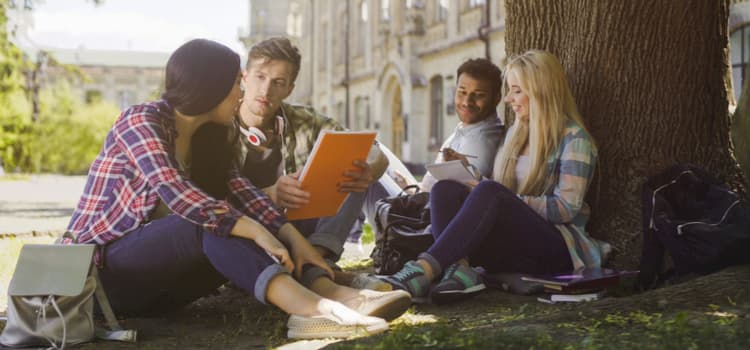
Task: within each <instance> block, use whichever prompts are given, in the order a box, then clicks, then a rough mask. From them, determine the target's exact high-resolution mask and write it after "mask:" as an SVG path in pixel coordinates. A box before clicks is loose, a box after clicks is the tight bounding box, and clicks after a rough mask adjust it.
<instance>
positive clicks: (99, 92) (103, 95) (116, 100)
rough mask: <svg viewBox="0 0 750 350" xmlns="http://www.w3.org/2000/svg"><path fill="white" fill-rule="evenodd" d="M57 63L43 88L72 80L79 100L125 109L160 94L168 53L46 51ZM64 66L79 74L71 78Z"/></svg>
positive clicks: (47, 76) (46, 73)
mask: <svg viewBox="0 0 750 350" xmlns="http://www.w3.org/2000/svg"><path fill="white" fill-rule="evenodd" d="M49 53H50V55H51V57H52V58H53V59H54V60H56V61H57V62H58V63H60V64H62V65H60V64H56V65H48V68H47V69H46V70H45V73H44V77H43V78H42V79H43V81H42V82H41V84H42V85H43V86H50V85H51V84H54V82H55V81H56V80H58V79H71V78H72V79H73V80H74V81H73V84H72V85H73V86H74V87H75V89H74V92H75V93H77V94H78V95H79V97H80V98H81V100H84V101H86V102H92V101H94V100H96V99H101V100H102V101H106V102H109V103H112V104H114V105H116V106H118V107H120V109H125V108H128V107H130V106H131V105H134V104H136V103H140V102H143V101H149V100H153V99H156V98H158V96H159V94H160V92H161V91H162V90H163V82H164V67H166V65H167V60H168V59H169V54H168V53H160V52H136V51H105V50H87V49H83V48H81V49H75V50H73V49H50V51H49ZM64 65H67V66H74V67H76V69H77V70H78V71H79V72H81V73H83V74H81V75H71V74H70V73H69V72H68V69H66V68H65V66H64Z"/></svg>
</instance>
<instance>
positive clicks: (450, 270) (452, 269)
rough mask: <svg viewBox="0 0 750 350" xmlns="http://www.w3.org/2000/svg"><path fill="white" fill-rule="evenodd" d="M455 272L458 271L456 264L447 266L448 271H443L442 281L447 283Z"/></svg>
mask: <svg viewBox="0 0 750 350" xmlns="http://www.w3.org/2000/svg"><path fill="white" fill-rule="evenodd" d="M456 270H458V265H457V264H453V265H451V266H449V267H448V270H447V271H445V274H444V275H443V280H444V281H447V280H449V279H452V278H453V275H454V274H455V273H456Z"/></svg>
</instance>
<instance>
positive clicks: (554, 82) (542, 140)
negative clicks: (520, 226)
mask: <svg viewBox="0 0 750 350" xmlns="http://www.w3.org/2000/svg"><path fill="white" fill-rule="evenodd" d="M511 73H512V74H515V76H516V78H517V79H518V81H519V83H520V88H521V91H522V92H523V93H525V94H526V95H527V96H528V97H529V121H528V123H524V122H521V121H519V120H518V119H516V121H515V122H514V124H513V126H511V128H510V129H509V130H508V135H507V136H506V140H505V144H504V145H503V146H502V147H501V148H500V151H498V153H497V156H496V158H495V168H494V171H493V174H494V178H495V181H497V182H500V183H501V184H503V185H505V186H506V187H508V188H509V189H511V190H514V191H516V193H519V194H522V195H533V196H538V195H541V194H542V193H543V192H544V191H545V189H546V187H547V185H548V184H547V182H548V181H549V179H550V175H551V174H548V173H547V170H548V169H547V160H548V159H549V157H550V155H551V154H552V153H553V152H557V148H558V147H559V145H560V142H561V141H562V138H563V135H564V133H565V123H566V121H568V120H573V121H574V122H576V123H577V124H578V125H580V126H581V127H582V128H585V126H584V124H583V120H582V118H581V115H580V113H578V108H577V107H576V103H575V100H573V94H571V92H570V87H569V86H568V82H567V80H566V79H565V71H564V70H563V67H562V65H561V64H560V61H559V60H558V59H557V58H556V57H555V56H554V55H552V54H550V53H549V52H546V51H541V50H530V51H526V52H525V53H523V54H522V55H519V56H515V57H512V58H510V59H509V60H508V64H507V65H506V66H505V69H504V74H503V76H505V77H506V80H505V83H504V86H503V88H504V90H505V91H506V92H507V91H508V81H507V77H508V74H511ZM527 143H528V147H529V176H528V177H527V178H526V179H524V180H523V181H522V182H521V183H517V182H518V181H517V179H516V173H515V169H516V163H517V160H518V156H519V155H520V154H521V151H523V149H524V147H525V146H526V144H527Z"/></svg>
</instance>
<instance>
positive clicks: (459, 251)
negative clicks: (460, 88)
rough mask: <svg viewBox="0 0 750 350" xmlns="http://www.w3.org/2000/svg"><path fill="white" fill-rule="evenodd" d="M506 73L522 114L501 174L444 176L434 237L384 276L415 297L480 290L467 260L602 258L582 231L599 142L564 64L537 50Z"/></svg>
mask: <svg viewBox="0 0 750 350" xmlns="http://www.w3.org/2000/svg"><path fill="white" fill-rule="evenodd" d="M504 76H505V87H504V88H505V90H506V91H507V92H506V95H505V97H504V101H505V103H507V104H508V105H510V106H511V107H512V109H513V112H514V113H515V116H516V121H515V123H514V125H513V126H512V127H511V128H510V130H509V131H508V135H507V137H506V140H505V143H504V145H503V146H502V147H501V148H500V150H499V151H498V154H497V156H496V159H495V168H494V171H493V176H494V181H492V180H485V181H481V182H479V183H478V184H469V186H466V184H461V183H457V182H453V181H440V182H438V183H437V184H436V185H435V187H433V189H432V192H431V201H430V205H431V210H432V215H431V217H432V232H433V235H434V237H435V243H434V244H433V245H432V246H431V247H430V248H429V249H428V250H427V251H426V252H424V253H422V254H420V255H419V257H418V259H417V260H416V261H410V262H407V263H406V264H405V265H404V267H403V269H402V270H401V271H399V272H398V273H396V274H394V275H392V276H387V277H385V278H384V279H385V280H386V281H388V282H389V283H391V284H392V285H393V286H394V287H396V288H398V289H403V290H406V291H408V292H409V293H411V294H412V297H413V299H415V301H419V300H420V299H426V298H427V297H428V296H429V297H430V299H431V300H432V302H434V303H444V302H448V301H453V300H458V299H463V298H466V297H469V296H472V295H475V294H477V293H478V292H480V291H481V290H483V289H484V288H485V286H484V284H483V283H482V280H481V278H480V277H479V276H478V274H477V273H476V272H475V271H474V270H473V269H472V268H471V267H470V265H471V266H483V267H484V268H485V269H486V270H488V271H490V272H521V273H554V272H560V271H566V270H571V269H573V268H582V267H597V266H599V265H600V260H601V253H600V251H599V246H598V244H597V243H596V242H595V241H594V240H592V239H591V238H589V236H588V235H587V234H586V231H585V230H584V227H585V225H586V222H587V220H588V217H589V213H590V211H589V207H588V205H587V204H586V203H585V202H584V201H583V199H584V197H585V196H586V191H587V190H588V187H589V182H590V181H591V177H592V176H593V172H594V167H595V163H596V157H597V155H596V146H595V145H594V141H593V139H592V138H591V135H590V134H589V133H588V131H587V130H586V128H585V126H584V124H583V120H582V119H581V116H580V114H579V113H578V109H577V107H576V104H575V101H574V100H573V96H572V94H571V92H570V88H569V86H568V83H567V81H566V79H565V73H564V71H563V68H562V65H561V64H560V62H559V61H558V60H557V58H556V57H555V56H553V55H552V54H550V53H547V52H544V51H538V50H532V51H528V52H526V53H524V54H522V55H520V56H517V57H513V58H511V59H510V60H509V63H508V64H507V66H506V67H505V74H504ZM474 185H475V186H474ZM470 186H473V189H472V188H470ZM441 276H442V277H441ZM433 282H437V283H436V284H433Z"/></svg>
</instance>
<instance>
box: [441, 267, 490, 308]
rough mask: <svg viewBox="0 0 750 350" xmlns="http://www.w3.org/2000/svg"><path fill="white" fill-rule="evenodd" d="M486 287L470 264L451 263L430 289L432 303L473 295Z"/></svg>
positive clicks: (447, 301) (443, 302) (456, 299)
mask: <svg viewBox="0 0 750 350" xmlns="http://www.w3.org/2000/svg"><path fill="white" fill-rule="evenodd" d="M485 288H486V287H485V285H484V283H483V281H482V276H480V275H479V273H477V272H476V271H474V269H472V268H471V267H470V266H465V265H461V264H453V265H451V266H449V267H448V269H447V270H445V273H444V274H443V278H442V279H441V280H440V282H439V283H438V284H436V285H435V286H434V287H432V289H431V290H430V299H431V300H432V302H433V303H434V304H445V303H449V302H453V301H458V300H463V299H468V298H470V297H473V296H475V295H477V294H479V292H481V291H482V290H484V289H485Z"/></svg>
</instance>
